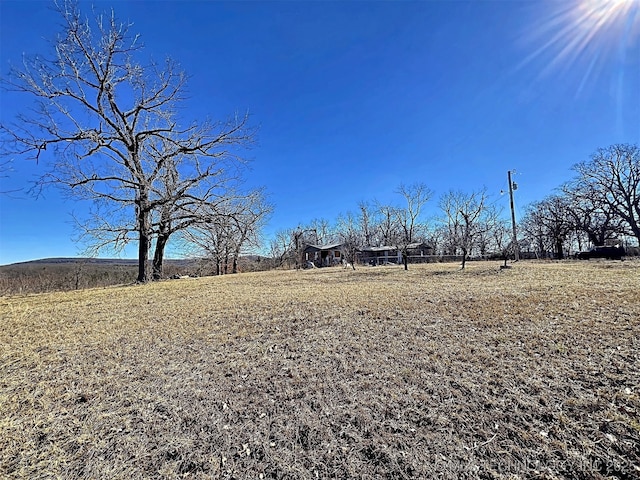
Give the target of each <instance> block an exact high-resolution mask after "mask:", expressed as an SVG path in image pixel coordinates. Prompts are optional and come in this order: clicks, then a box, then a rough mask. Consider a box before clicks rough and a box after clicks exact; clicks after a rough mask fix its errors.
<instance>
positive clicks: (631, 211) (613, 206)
mask: <svg viewBox="0 0 640 480" xmlns="http://www.w3.org/2000/svg"><path fill="white" fill-rule="evenodd" d="M573 169H574V170H575V171H576V172H577V174H578V178H577V180H576V183H577V185H578V186H579V191H580V192H582V197H583V198H584V197H585V196H586V197H587V198H588V199H589V201H590V202H593V204H594V205H595V206H598V207H599V210H600V212H601V213H605V212H610V213H612V214H614V215H616V216H618V217H619V218H620V219H622V220H623V221H624V222H625V224H626V226H628V228H629V230H630V231H631V233H632V234H633V236H635V237H636V240H637V242H638V245H640V148H639V147H638V146H637V145H627V144H617V145H611V146H610V147H607V148H600V149H598V150H597V151H596V152H595V153H594V154H593V155H592V156H591V159H590V160H588V161H585V162H581V163H578V164H576V165H575V166H574V167H573ZM596 240H598V241H599V240H600V239H596Z"/></svg>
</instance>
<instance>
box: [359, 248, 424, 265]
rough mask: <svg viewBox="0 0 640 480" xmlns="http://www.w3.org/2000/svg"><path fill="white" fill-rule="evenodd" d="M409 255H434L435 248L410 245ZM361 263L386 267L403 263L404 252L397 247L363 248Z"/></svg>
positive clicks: (361, 249)
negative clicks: (390, 264) (388, 264)
mask: <svg viewBox="0 0 640 480" xmlns="http://www.w3.org/2000/svg"><path fill="white" fill-rule="evenodd" d="M407 254H408V255H409V256H410V257H423V256H425V255H433V247H431V246H429V245H427V244H426V243H419V242H417V243H410V244H409V245H407ZM358 260H359V262H360V263H365V264H370V265H384V264H386V263H398V264H399V263H401V262H402V250H401V249H399V248H398V247H397V246H390V245H382V246H379V247H362V248H360V250H359V255H358Z"/></svg>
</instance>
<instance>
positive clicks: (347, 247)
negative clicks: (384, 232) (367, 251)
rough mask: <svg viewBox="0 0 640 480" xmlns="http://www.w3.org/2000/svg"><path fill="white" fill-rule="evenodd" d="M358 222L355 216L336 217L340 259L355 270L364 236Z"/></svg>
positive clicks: (349, 214)
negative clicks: (340, 245) (340, 252)
mask: <svg viewBox="0 0 640 480" xmlns="http://www.w3.org/2000/svg"><path fill="white" fill-rule="evenodd" d="M359 223H360V222H358V219H357V218H356V216H355V215H353V213H351V212H347V213H346V214H345V215H341V216H340V217H338V239H339V241H340V243H341V244H342V247H341V250H342V257H343V260H344V261H345V262H347V263H348V264H350V265H351V268H353V270H355V269H356V260H357V255H358V251H359V250H360V248H361V247H362V246H364V238H365V237H364V235H363V233H362V231H361V230H360V225H361V224H360V225H359Z"/></svg>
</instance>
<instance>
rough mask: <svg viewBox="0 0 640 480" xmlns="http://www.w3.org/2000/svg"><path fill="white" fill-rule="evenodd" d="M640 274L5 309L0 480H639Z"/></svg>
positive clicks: (209, 287)
mask: <svg viewBox="0 0 640 480" xmlns="http://www.w3.org/2000/svg"><path fill="white" fill-rule="evenodd" d="M639 352H640V263H639V262H604V261H602V262H582V263H574V262H568V263H533V262H532V263H527V262H520V263H519V264H516V265H515V266H514V268H512V269H509V270H503V271H500V270H499V269H498V266H497V265H496V264H487V263H482V264H471V265H469V267H468V269H467V270H466V271H462V272H461V271H459V270H458V267H457V265H446V264H444V265H443V264H435V265H423V266H412V267H411V269H410V270H409V271H408V272H404V271H402V270H400V269H398V268H395V267H376V268H362V269H359V270H357V271H355V272H354V271H351V270H342V269H337V268H336V269H321V270H312V271H299V272H295V271H287V272H265V273H255V274H243V275H236V276H224V277H211V278H200V279H188V280H179V281H168V282H162V283H159V284H154V285H148V286H137V287H117V288H107V289H102V290H88V291H80V292H68V293H56V294H43V295H34V296H26V297H4V298H2V297H0V476H2V477H8V478H95V479H102V478H110V479H111V478H123V479H124V478H127V479H129V478H183V477H187V478H225V479H231V478H238V479H240V478H252V479H257V478H287V479H315V478H362V479H365V478H367V479H377V478H399V479H401V478H505V479H506V478H541V479H542V478H544V479H555V478H576V479H599V478H624V479H633V478H640V414H639V412H640V360H639Z"/></svg>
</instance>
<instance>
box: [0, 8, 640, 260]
mask: <svg viewBox="0 0 640 480" xmlns="http://www.w3.org/2000/svg"><path fill="white" fill-rule="evenodd" d="M80 5H81V8H82V10H83V13H85V14H90V13H91V5H94V7H95V9H96V10H97V11H103V10H105V9H110V8H112V7H113V9H114V11H115V13H116V15H117V17H118V18H119V19H120V20H123V21H126V20H128V21H130V22H131V23H132V24H133V25H132V27H131V30H132V31H133V32H137V33H139V34H140V38H141V40H142V42H143V43H144V45H145V49H144V50H143V52H142V55H143V56H144V57H151V58H155V59H158V60H162V59H163V58H165V57H166V56H170V57H172V58H174V59H175V60H177V61H178V62H180V64H181V66H182V68H183V69H184V70H185V71H186V72H187V73H188V74H189V75H190V77H191V79H190V81H189V88H188V90H189V99H188V100H187V102H186V104H185V106H184V108H183V110H182V114H183V118H184V119H185V120H187V121H190V120H203V119H205V118H207V117H208V118H211V119H219V118H224V117H226V116H228V115H230V114H233V113H234V112H236V111H238V112H240V113H244V112H246V111H248V112H249V113H250V115H251V123H252V124H253V125H255V126H258V127H259V133H258V142H257V144H256V145H255V146H254V147H253V148H252V149H251V150H249V151H246V152H245V156H246V157H247V158H249V159H250V160H251V169H250V171H249V172H248V173H247V182H248V184H249V185H255V186H258V185H262V186H264V187H266V189H267V192H268V193H269V195H270V199H271V201H272V202H273V203H274V204H275V212H274V215H273V217H272V219H271V222H270V224H269V226H268V228H267V230H266V234H267V235H269V234H272V233H273V232H275V231H277V230H279V229H281V228H290V227H295V226H296V225H298V224H300V223H302V224H305V223H308V222H310V221H311V220H313V219H316V218H326V219H327V220H329V221H333V220H335V219H336V217H337V216H338V214H340V213H345V212H347V211H349V210H351V211H355V210H356V209H357V205H358V202H360V201H363V200H364V201H373V200H378V201H380V202H383V203H399V202H400V199H399V198H398V197H397V195H396V194H395V193H394V191H395V190H396V189H397V187H398V185H399V184H400V183H406V184H410V183H413V182H418V181H419V182H424V183H425V184H427V185H428V186H429V187H430V188H431V189H432V190H434V192H435V193H436V197H435V198H434V199H433V200H432V201H431V203H430V205H429V212H428V215H433V216H435V215H437V214H438V211H437V197H438V196H439V195H440V194H442V193H444V192H446V191H448V190H450V189H456V190H462V191H472V190H477V189H481V188H486V189H487V191H488V192H489V193H490V194H493V195H495V198H494V200H495V201H496V202H497V203H498V204H502V203H503V204H504V207H505V214H507V211H508V198H507V197H506V196H503V197H500V190H501V189H506V188H507V170H510V169H512V170H515V171H516V175H515V177H514V180H515V181H516V182H517V183H518V185H519V189H518V191H517V192H516V203H517V206H518V207H517V214H518V215H521V214H522V213H523V211H524V207H525V206H526V204H528V203H530V202H532V201H535V200H540V199H542V198H544V197H545V196H546V195H548V194H550V193H552V191H553V189H554V188H556V187H558V186H559V185H560V184H561V183H563V182H564V181H567V180H569V179H570V178H571V176H572V172H571V166H572V165H573V164H575V163H577V162H579V161H581V160H585V159H587V158H588V157H589V155H590V154H591V153H593V152H594V151H595V150H596V149H597V148H598V147H605V146H608V145H611V144H613V143H640V2H639V0H627V1H626V2H625V1H622V2H621V1H620V0H576V1H572V0H563V1H552V2H548V1H538V0H536V1H524V0H523V1H421V2H382V1H380V2H366V1H358V2H339V1H333V2H292V1H289V2H269V1H265V2H214V1H161V2H147V1H128V2H125V1H117V0H113V1H109V2H105V1H97V2H86V1H81V2H80ZM59 25H60V22H59V20H58V18H57V14H56V13H55V12H54V11H53V10H52V8H51V3H50V2H41V1H11V0H9V1H7V0H2V2H0V32H1V33H0V45H1V47H0V73H1V74H2V75H3V76H4V75H6V74H7V72H8V71H9V67H10V65H11V64H19V63H20V62H21V58H22V55H23V53H25V54H35V53H47V52H49V51H50V48H51V46H50V43H49V42H50V41H51V40H52V39H54V38H55V35H56V34H57V32H58V31H59ZM144 57H143V58H144ZM30 106H32V103H31V99H30V98H28V97H26V96H22V95H19V94H15V93H11V92H5V91H3V92H2V93H1V97H0V121H2V122H3V123H5V122H7V121H10V120H12V119H13V118H14V117H15V115H16V114H17V113H19V112H21V111H25V110H26V109H28V108H29V107H30ZM11 160H12V163H11V171H9V172H5V174H4V175H5V178H1V179H0V182H1V183H0V191H2V192H4V193H2V194H0V215H1V216H0V264H7V263H12V262H17V261H25V260H30V259H37V258H44V257H65V256H76V255H78V254H79V253H80V249H81V246H80V245H78V244H76V243H74V242H73V240H72V238H73V237H74V230H73V222H72V221H71V216H70V214H71V213H74V214H75V215H78V216H82V215H83V213H84V212H85V211H86V208H87V206H86V205H85V204H83V203H81V202H77V201H71V200H68V199H65V198H64V196H63V195H62V194H61V193H60V192H58V191H55V190H48V191H46V192H45V195H44V197H43V198H38V199H34V198H31V197H30V196H29V195H27V194H26V193H25V191H24V190H25V189H26V188H28V182H29V181H31V180H33V179H34V178H35V177H36V176H37V175H38V174H40V173H42V171H43V168H44V167H43V165H38V164H35V163H33V162H29V161H25V160H23V159H21V158H19V157H12V158H11ZM311 171H315V172H316V173H315V174H310V172H311ZM18 189H23V190H22V191H14V190H18ZM7 192H9V193H7ZM105 256H109V255H108V254H105ZM125 256H128V257H135V250H132V251H131V252H126V253H125Z"/></svg>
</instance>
